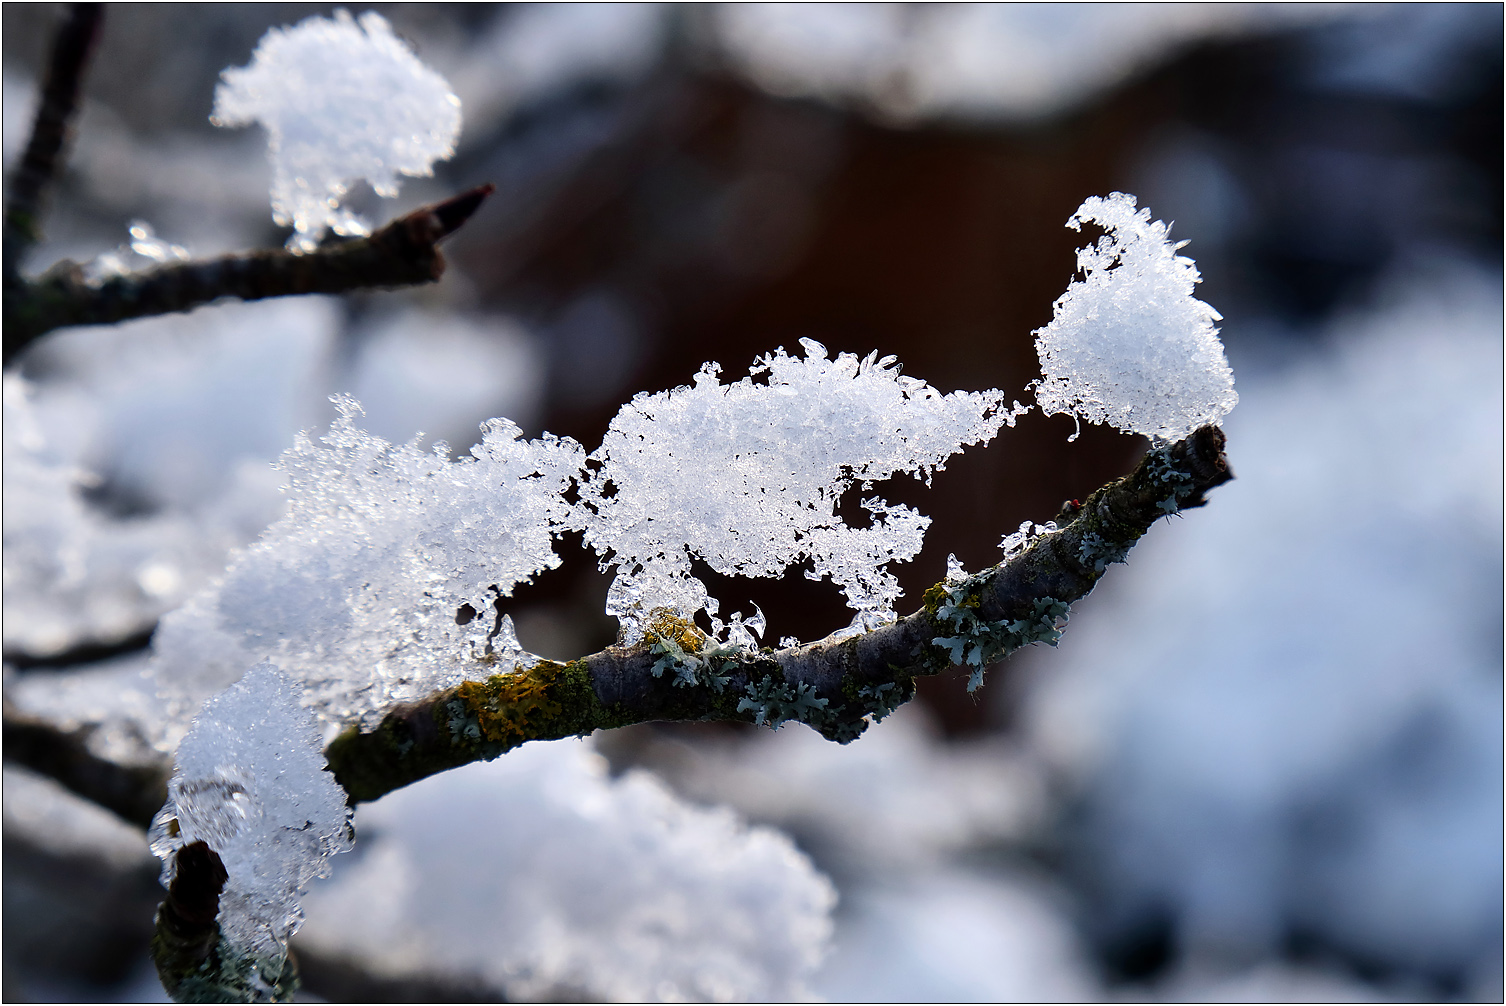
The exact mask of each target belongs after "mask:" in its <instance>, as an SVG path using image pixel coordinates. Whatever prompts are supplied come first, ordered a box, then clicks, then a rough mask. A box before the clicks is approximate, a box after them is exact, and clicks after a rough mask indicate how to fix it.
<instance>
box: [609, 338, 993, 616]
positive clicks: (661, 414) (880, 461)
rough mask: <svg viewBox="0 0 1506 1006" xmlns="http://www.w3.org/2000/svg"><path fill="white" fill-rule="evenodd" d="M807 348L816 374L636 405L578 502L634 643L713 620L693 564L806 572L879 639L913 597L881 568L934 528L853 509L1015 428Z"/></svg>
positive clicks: (910, 552) (911, 551) (622, 419)
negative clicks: (660, 629)
mask: <svg viewBox="0 0 1506 1006" xmlns="http://www.w3.org/2000/svg"><path fill="white" fill-rule="evenodd" d="M801 345H802V346H804V347H805V352H806V356H805V358H804V359H800V358H797V357H791V356H787V355H785V352H784V350H783V349H781V350H779V351H778V352H776V353H774V354H773V355H771V356H765V357H763V358H761V359H760V360H759V361H758V362H757V363H756V364H755V365H754V367H753V368H752V370H751V371H750V376H749V377H745V378H743V379H742V380H741V381H738V382H737V383H735V384H728V385H723V384H722V383H721V382H720V381H718V380H717V376H716V375H717V373H718V372H719V370H720V368H719V367H718V366H717V365H715V364H707V365H706V366H704V367H702V368H701V371H700V373H699V374H697V375H696V378H695V384H694V386H692V387H680V388H676V389H675V390H673V391H666V392H660V393H659V394H656V395H649V394H640V395H638V396H637V397H636V398H634V399H633V401H632V402H630V403H629V404H627V405H625V406H623V408H622V410H621V411H620V412H619V413H618V414H617V417H616V418H615V419H614V420H612V425H611V428H610V429H609V430H608V432H607V435H606V438H605V440H604V441H603V442H602V445H601V447H600V448H599V449H598V450H597V451H596V453H594V454H593V455H591V459H592V460H593V461H596V462H598V463H599V464H600V468H599V470H597V471H596V472H595V473H594V474H593V475H592V476H591V477H589V478H588V479H587V481H586V483H585V485H584V486H583V487H582V489H581V501H582V504H583V507H582V511H583V513H582V517H581V519H582V521H583V528H584V530H585V532H586V540H587V541H588V542H589V543H590V544H591V545H592V546H593V547H594V548H595V549H596V551H597V553H598V554H600V555H601V556H603V565H604V566H606V565H613V566H616V568H617V578H616V580H615V582H614V583H613V585H612V589H611V592H610V594H609V596H608V607H607V610H608V612H609V613H610V614H613V615H616V616H617V617H618V618H619V619H620V620H621V622H622V624H623V629H624V631H625V632H626V635H627V638H628V639H629V640H633V639H636V638H637V637H638V636H639V635H641V633H642V622H643V620H644V619H645V617H646V616H647V615H648V614H649V613H650V612H651V611H653V610H654V609H655V608H659V607H669V608H673V609H674V610H676V611H678V612H679V613H680V614H681V615H682V616H685V617H693V616H694V615H695V614H696V613H697V612H700V611H703V610H704V611H706V612H707V613H708V614H710V615H712V616H714V615H715V614H716V612H717V610H718V602H717V600H716V599H715V598H713V597H710V596H708V594H707V592H706V587H705V585H703V584H702V583H701V582H700V581H699V580H698V579H696V578H695V577H694V576H692V575H691V560H692V559H693V558H699V559H702V560H704V561H705V562H707V563H708V564H710V566H711V567H712V569H714V570H716V571H717V572H718V573H723V574H731V575H739V576H778V575H780V574H782V573H783V572H784V570H785V569H786V568H787V567H788V566H790V565H792V564H794V563H798V562H803V561H809V562H810V563H811V568H810V570H809V571H808V572H807V574H806V575H807V576H809V577H811V578H812V579H820V578H822V577H830V578H831V579H832V581H833V582H835V583H836V584H838V585H839V586H841V588H842V589H843V591H844V592H845V593H846V595H847V602H848V605H849V606H850V607H851V608H853V609H854V610H855V611H856V612H857V613H858V614H857V617H856V618H855V619H854V626H855V627H857V628H859V629H862V628H872V627H874V626H876V625H879V624H882V623H883V622H885V621H887V620H888V619H890V618H891V617H892V614H891V612H892V606H893V604H894V601H895V600H896V599H897V598H898V597H899V594H900V590H899V586H898V583H897V581H896V580H895V578H894V576H893V575H892V574H891V573H889V572H888V571H887V570H885V569H884V566H885V564H887V563H889V562H892V561H896V560H898V561H905V560H908V559H911V558H913V557H914V556H915V554H916V553H917V552H919V551H920V545H921V537H922V535H923V534H924V532H925V529H926V526H927V525H928V524H929V523H930V521H929V519H928V518H926V517H923V516H921V515H920V514H919V513H917V512H916V511H914V510H911V509H910V508H908V507H904V506H891V505H889V504H888V503H885V502H884V501H883V500H880V499H878V498H870V499H865V500H863V501H862V505H863V507H864V509H866V510H867V511H868V513H869V514H870V516H871V520H870V523H869V525H868V526H867V527H852V526H849V525H848V524H846V523H845V522H844V521H843V520H842V518H841V517H839V516H838V515H837V513H836V509H837V504H838V501H839V499H840V498H841V496H842V494H843V493H844V492H845V491H846V490H847V489H849V488H850V487H851V486H853V485H854V484H855V483H861V484H862V486H863V488H867V487H868V486H869V485H870V484H871V483H872V482H874V481H877V480H880V479H885V478H888V477H889V476H891V475H893V474H895V473H897V472H911V473H918V474H919V473H923V474H925V475H927V476H928V477H929V474H930V473H931V472H932V471H934V470H937V469H939V468H941V467H943V462H944V461H945V460H946V459H947V458H948V457H949V456H951V455H952V454H954V453H956V452H957V451H958V450H960V449H961V448H962V446H963V445H964V444H970V443H977V442H979V441H986V440H989V439H990V438H992V437H993V435H994V434H995V433H996V432H998V429H999V427H1000V426H1001V425H1002V424H1003V423H1005V422H1006V421H1007V422H1011V423H1012V422H1013V419H1014V414H1013V413H1011V412H1008V411H1007V410H1005V409H1003V408H1002V405H1003V395H1002V393H1000V392H997V391H990V392H983V393H978V392H960V391H959V392H954V393H952V394H950V395H942V394H941V393H939V392H938V391H936V390H935V389H934V388H931V387H930V386H928V385H927V384H925V382H923V381H920V380H917V379H915V378H911V377H901V376H900V373H899V368H898V367H897V366H896V365H895V360H894V357H892V356H891V357H885V358H884V359H882V360H880V359H878V355H877V354H876V353H873V354H869V356H868V357H867V358H866V359H862V360H860V359H858V358H857V357H856V356H853V355H851V354H849V353H843V354H841V355H840V356H838V357H837V358H836V359H835V360H831V359H828V358H827V355H826V349H825V348H824V347H823V346H821V345H820V344H819V343H817V342H813V341H811V340H809V339H802V340H801ZM764 374H767V383H756V382H755V381H754V380H753V378H754V377H755V376H760V375H764Z"/></svg>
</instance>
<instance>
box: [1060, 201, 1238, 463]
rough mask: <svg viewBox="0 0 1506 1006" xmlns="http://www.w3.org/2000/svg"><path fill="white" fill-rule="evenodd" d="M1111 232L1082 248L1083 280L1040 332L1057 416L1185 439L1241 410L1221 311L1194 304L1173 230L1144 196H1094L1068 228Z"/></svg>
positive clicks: (1191, 268) (1190, 269) (1187, 265)
mask: <svg viewBox="0 0 1506 1006" xmlns="http://www.w3.org/2000/svg"><path fill="white" fill-rule="evenodd" d="M1084 223H1096V224H1099V225H1101V226H1102V227H1103V228H1104V229H1105V230H1106V231H1107V232H1108V233H1107V234H1105V235H1104V236H1103V237H1101V238H1099V240H1098V243H1097V244H1096V245H1089V246H1086V247H1083V248H1079V249H1078V250H1077V266H1078V268H1079V269H1080V270H1082V272H1083V276H1084V278H1083V279H1082V280H1081V281H1074V282H1073V283H1072V284H1071V285H1070V286H1068V287H1067V292H1066V293H1064V294H1062V296H1061V297H1060V298H1059V299H1058V300H1057V301H1056V305H1055V316H1054V317H1053V318H1052V319H1051V323H1050V324H1049V325H1047V326H1046V327H1045V328H1042V329H1038V330H1037V331H1036V333H1035V348H1036V352H1037V353H1038V354H1039V355H1040V359H1041V373H1042V375H1043V376H1042V377H1041V379H1040V380H1039V381H1038V382H1036V390H1035V398H1036V401H1037V402H1039V403H1040V406H1041V409H1042V411H1044V412H1045V413H1046V414H1047V415H1051V414H1054V413H1063V412H1064V413H1069V414H1071V415H1073V416H1076V417H1077V418H1079V419H1086V420H1087V421H1088V422H1090V423H1109V424H1110V425H1112V426H1115V427H1117V428H1118V429H1120V430H1122V431H1124V432H1125V433H1142V434H1144V435H1145V436H1147V437H1151V438H1153V439H1179V438H1181V437H1183V436H1185V435H1187V434H1188V433H1191V432H1192V431H1193V430H1195V429H1197V428H1198V427H1199V426H1203V425H1205V424H1209V423H1218V422H1219V421H1220V420H1222V419H1223V417H1224V416H1226V415H1228V414H1229V412H1230V411H1231V410H1232V409H1233V408H1234V405H1235V403H1236V402H1238V401H1239V396H1238V395H1237V394H1235V392H1234V375H1233V373H1231V372H1230V370H1229V363H1228V361H1227V360H1226V359H1225V358H1224V347H1223V343H1221V342H1220V341H1219V338H1218V329H1217V328H1215V327H1214V325H1213V323H1214V322H1215V321H1218V320H1219V318H1220V316H1219V313H1218V312H1217V311H1215V310H1214V309H1213V308H1211V307H1209V306H1208V305H1207V304H1205V303H1203V302H1202V301H1200V300H1198V299H1197V298H1195V297H1193V296H1192V290H1193V286H1194V285H1195V284H1196V283H1197V282H1198V281H1199V276H1198V271H1197V267H1196V266H1195V265H1193V262H1192V260H1191V259H1190V258H1187V257H1185V256H1182V255H1178V254H1177V249H1179V248H1180V247H1182V245H1181V244H1173V243H1172V242H1171V241H1170V240H1169V239H1168V237H1167V231H1168V230H1169V227H1168V226H1167V225H1166V224H1164V223H1162V222H1161V221H1159V220H1157V221H1154V222H1152V221H1151V218H1150V210H1149V209H1142V210H1136V209H1135V197H1134V196H1128V195H1125V194H1124V193H1122V192H1115V193H1113V194H1112V195H1110V196H1109V197H1108V198H1107V199H1102V198H1099V197H1097V196H1094V197H1092V198H1090V199H1088V200H1087V201H1086V202H1084V203H1083V204H1082V206H1081V207H1079V208H1078V210H1077V212H1076V213H1074V214H1072V218H1071V219H1070V220H1068V221H1067V226H1068V227H1070V228H1072V229H1073V230H1080V229H1081V228H1082V225H1083V224H1084Z"/></svg>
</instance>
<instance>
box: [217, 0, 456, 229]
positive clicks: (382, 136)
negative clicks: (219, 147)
mask: <svg viewBox="0 0 1506 1006" xmlns="http://www.w3.org/2000/svg"><path fill="white" fill-rule="evenodd" d="M221 78H222V79H221V83H220V86H219V87H218V88H216V89H215V92H214V114H213V115H211V116H210V121H211V122H213V123H214V124H215V125H217V126H249V125H250V124H251V123H253V122H259V123H261V124H262V126H264V127H265V128H266V130H267V146H268V152H269V153H270V155H271V158H272V219H273V220H275V221H277V223H279V224H281V225H282V226H284V227H292V228H293V236H292V237H290V238H288V247H289V248H290V249H293V250H294V251H299V252H311V251H313V250H314V249H315V248H317V247H318V245H319V239H320V238H321V237H323V236H324V232H325V231H326V230H332V231H334V232H335V233H336V234H339V235H342V236H348V237H364V236H366V235H367V234H370V233H371V225H370V223H369V222H368V221H366V220H364V219H362V218H361V217H360V216H358V215H357V214H355V213H352V212H351V211H350V210H348V209H345V208H343V207H341V205H340V200H342V199H343V198H345V196H346V194H347V193H348V192H349V191H350V184H351V183H352V182H353V181H355V180H357V179H365V180H366V181H367V182H369V183H370V185H371V187H372V188H373V189H374V190H375V191H376V194H377V195H379V196H386V197H389V198H390V197H393V196H396V195H397V192H398V188H399V186H400V185H401V182H400V181H399V180H398V176H399V175H408V176H410V177H414V176H424V175H432V174H433V173H434V169H433V164H434V162H435V161H442V160H445V159H447V158H449V157H452V156H454V154H455V141H456V139H458V138H459V136H460V99H459V98H457V97H456V96H455V94H454V92H452V91H451V90H450V85H449V84H447V83H446V82H445V80H444V78H443V77H441V76H440V75H439V74H437V73H435V72H434V71H433V70H431V69H429V68H428V67H427V66H425V65H424V64H423V63H421V62H419V61H418V58H417V57H416V56H414V55H413V53H412V52H411V51H409V49H408V47H407V46H406V45H404V44H403V43H402V41H400V40H399V39H398V37H397V36H396V35H394V34H393V32H392V26H391V25H389V24H388V23H387V21H386V19H385V18H383V17H382V16H381V15H380V14H377V13H375V12H371V11H368V12H367V13H365V14H362V15H361V17H360V19H359V20H357V19H355V18H352V17H351V16H350V14H349V13H348V12H347V11H344V10H337V11H335V17H334V20H329V19H327V18H322V17H310V18H305V19H304V20H302V21H300V22H298V24H297V25H295V26H294V27H292V28H273V29H272V30H271V31H269V32H267V34H266V35H264V36H263V37H262V40H261V43H260V44H259V45H257V47H256V52H254V53H253V54H252V56H251V65H250V66H243V67H232V68H231V69H228V70H226V71H225V72H224V73H223V74H221Z"/></svg>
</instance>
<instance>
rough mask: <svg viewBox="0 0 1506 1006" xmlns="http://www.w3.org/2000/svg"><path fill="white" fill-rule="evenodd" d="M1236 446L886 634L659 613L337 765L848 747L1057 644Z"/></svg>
mask: <svg viewBox="0 0 1506 1006" xmlns="http://www.w3.org/2000/svg"><path fill="white" fill-rule="evenodd" d="M1223 447H1224V434H1223V432H1222V431H1221V430H1219V429H1218V428H1217V427H1213V426H1205V427H1203V428H1202V429H1200V430H1198V431H1197V432H1195V433H1194V434H1192V435H1191V436H1190V437H1188V438H1187V439H1185V440H1182V441H1180V442H1178V443H1176V444H1173V445H1170V446H1166V447H1158V448H1154V449H1152V450H1151V451H1150V452H1149V453H1148V454H1147V455H1146V456H1145V458H1144V459H1143V460H1142V461H1141V462H1140V464H1139V465H1138V466H1137V467H1136V469H1135V470H1134V472H1132V473H1131V474H1129V475H1127V476H1125V477H1123V478H1121V479H1118V480H1116V481H1114V482H1111V483H1109V484H1108V485H1106V486H1104V487H1103V488H1101V489H1099V490H1098V491H1097V492H1095V493H1093V495H1092V496H1090V497H1089V498H1088V499H1087V501H1086V502H1085V503H1082V504H1076V503H1072V504H1067V505H1066V506H1065V507H1064V508H1063V512H1062V514H1061V515H1059V518H1060V519H1061V520H1063V521H1064V522H1067V523H1066V526H1064V527H1062V528H1060V529H1059V530H1056V531H1051V532H1047V533H1044V534H1041V535H1038V536H1036V537H1034V538H1033V539H1031V540H1030V542H1029V544H1028V546H1027V547H1025V548H1024V549H1023V550H1022V551H1020V552H1018V553H1017V554H1015V555H1013V556H1011V557H1010V558H1008V559H1006V561H1005V562H1003V563H1001V564H1000V565H998V566H995V567H993V568H992V569H989V570H986V571H984V572H982V573H979V574H977V575H975V576H972V577H969V578H968V579H967V580H965V581H961V582H956V583H948V582H943V583H939V584H936V585H935V586H933V587H932V588H931V589H930V590H928V591H926V594H925V606H924V607H923V608H921V610H919V611H917V612H915V613H913V614H911V615H909V616H907V617H905V618H902V619H900V620H898V621H897V622H894V623H893V624H891V625H887V626H885V627H883V628H880V629H877V630H874V631H872V632H868V633H864V634H862V635H859V636H854V637H850V638H845V639H832V638H828V639H825V640H820V641H818V642H814V643H809V644H806V645H804V646H798V647H791V648H788V649H781V650H768V649H765V650H763V651H761V652H758V653H738V652H735V651H731V650H717V649H715V648H714V647H712V646H711V645H710V643H709V641H708V640H707V639H706V637H705V636H704V635H703V634H701V633H700V632H699V631H698V630H697V629H696V628H695V627H694V626H693V625H691V624H690V623H688V622H686V621H684V620H682V619H678V618H675V617H673V616H669V615H667V614H664V613H660V614H659V615H658V616H657V617H656V618H655V619H654V620H653V621H652V622H651V624H650V628H649V632H648V633H647V635H646V638H645V641H644V643H643V644H640V645H638V646H635V647H632V648H622V647H609V648H608V649H606V650H603V651H601V652H600V653H595V654H592V655H590V656H588V657H583V658H581V659H580V660H575V661H572V662H570V663H568V664H560V663H555V662H552V661H542V662H540V663H537V664H535V665H533V666H532V667H529V668H526V669H524V668H521V667H520V668H518V669H515V670H508V671H505V672H503V673H499V674H495V675H493V676H492V677H490V678H487V679H486V680H484V681H468V682H465V683H463V684H461V685H459V686H458V687H455V688H450V689H446V690H444V691H441V692H439V693H437V694H435V695H433V696H430V697H428V698H426V699H424V700H422V701H420V702H417V703H413V704H410V705H404V706H400V707H397V708H395V709H393V710H392V711H391V712H389V713H388V714H387V716H386V717H385V718H384V719H383V720H382V722H381V723H380V724H379V725H378V726H377V727H376V728H375V729H373V730H370V731H362V730H360V729H359V728H357V727H351V728H350V729H348V730H347V731H346V732H345V733H343V734H341V735H340V736H339V737H338V738H336V739H335V740H334V741H333V742H332V743H331V744H330V746H329V747H328V749H327V750H326V755H327V757H328V759H329V765H330V770H331V771H333V772H334V773H335V776H336V778H337V779H338V780H339V781H340V784H341V785H342V786H344V787H345V790H346V792H347V793H349V794H350V798H351V801H352V802H356V801H361V800H374V799H376V798H378V797H380V796H382V795H383V794H385V793H389V792H391V791H392V790H395V789H398V788H400V787H402V786H406V785H408V784H409V783H412V782H416V781H417V780H419V779H422V778H425V777H426V776H429V775H433V774H434V773H436V772H441V771H444V770H445V769H449V768H455V767H457V766H460V765H464V764H467V763H469V762H472V761H479V760H488V759H491V758H495V757H497V756H498V755H500V754H502V753H504V752H506V751H508V750H510V749H511V748H514V747H517V746H518V745H520V744H523V743H524V742H526V741H530V740H546V739H556V738H560V737H569V736H572V735H584V734H588V733H590V732H591V731H593V730H598V729H609V728H612V727H621V726H627V725H629V724H633V723H642V722H646V721H650V720H740V721H745V722H755V723H768V724H773V725H778V723H780V722H784V721H788V720H799V721H801V722H804V723H806V724H807V725H809V726H812V727H814V728H815V729H817V730H819V731H820V732H821V733H822V734H823V735H824V736H826V737H827V738H829V739H832V740H836V741H839V742H842V743H846V742H847V741H850V740H853V739H854V738H856V737H857V736H858V735H859V734H861V733H862V732H863V730H864V729H865V728H866V727H867V725H868V722H869V720H870V719H874V720H876V719H879V718H882V717H883V716H884V715H887V713H888V712H890V711H892V710H893V709H894V708H895V707H897V706H898V705H899V704H900V703H901V702H903V701H905V700H907V699H909V698H910V697H911V695H913V693H914V679H915V678H916V677H920V676H924V675H932V674H937V673H940V672H941V671H944V670H946V669H948V668H949V667H952V666H954V665H955V664H957V663H959V662H966V663H968V664H971V665H972V666H973V667H974V668H976V670H975V675H976V676H978V677H980V678H981V672H982V668H983V666H984V665H986V664H988V663H991V662H993V661H996V660H998V659H1000V658H1001V657H1003V656H1005V655H1007V654H1008V653H1009V652H1011V651H1012V650H1014V649H1017V648H1018V647H1020V646H1023V645H1028V644H1029V643H1031V642H1047V643H1052V644H1054V643H1055V641H1056V638H1057V636H1059V635H1060V628H1059V625H1058V622H1059V620H1060V619H1061V618H1063V617H1065V614H1066V607H1067V605H1069V604H1071V603H1072V602H1074V601H1076V600H1078V599H1079V598H1081V597H1083V596H1084V595H1085V594H1087V593H1088V592H1089V591H1090V590H1092V588H1093V585H1094V584H1095V583H1097V581H1098V579H1099V578H1100V577H1102V575H1103V571H1104V569H1105V568H1106V567H1107V566H1108V565H1110V564H1112V563H1115V562H1122V561H1124V558H1125V555H1126V553H1127V552H1128V551H1129V549H1130V547H1131V546H1133V545H1134V543H1135V542H1136V541H1137V540H1138V539H1139V538H1140V537H1141V535H1143V534H1144V533H1145V532H1146V531H1147V530H1149V528H1150V526H1151V525H1152V524H1154V523H1155V522H1156V520H1158V519H1159V518H1161V517H1164V516H1167V515H1168V514H1172V513H1176V512H1178V511H1180V510H1185V509H1188V508H1191V507H1197V506H1202V505H1203V503H1204V502H1205V494H1206V493H1207V492H1208V490H1210V489H1212V488H1214V487H1215V486H1218V485H1221V484H1223V483H1224V482H1227V481H1229V480H1230V479H1231V478H1233V475H1232V473H1231V472H1230V470H1229V466H1228V461H1227V459H1226V458H1225V456H1224V452H1223Z"/></svg>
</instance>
